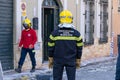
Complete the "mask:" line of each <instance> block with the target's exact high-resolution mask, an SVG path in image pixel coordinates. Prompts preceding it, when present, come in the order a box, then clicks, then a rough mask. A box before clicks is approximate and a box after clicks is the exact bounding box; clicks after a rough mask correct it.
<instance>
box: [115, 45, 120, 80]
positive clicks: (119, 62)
mask: <svg viewBox="0 0 120 80" xmlns="http://www.w3.org/2000/svg"><path fill="white" fill-rule="evenodd" d="M115 78H116V79H115V80H120V45H118V58H117V64H116V77H115Z"/></svg>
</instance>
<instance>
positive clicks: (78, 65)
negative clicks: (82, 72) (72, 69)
mask: <svg viewBox="0 0 120 80" xmlns="http://www.w3.org/2000/svg"><path fill="white" fill-rule="evenodd" d="M80 63H81V59H76V68H77V69H79V68H80Z"/></svg>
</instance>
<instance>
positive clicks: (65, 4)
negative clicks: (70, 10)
mask: <svg viewBox="0 0 120 80" xmlns="http://www.w3.org/2000/svg"><path fill="white" fill-rule="evenodd" d="M66 9H67V0H64V10H66Z"/></svg>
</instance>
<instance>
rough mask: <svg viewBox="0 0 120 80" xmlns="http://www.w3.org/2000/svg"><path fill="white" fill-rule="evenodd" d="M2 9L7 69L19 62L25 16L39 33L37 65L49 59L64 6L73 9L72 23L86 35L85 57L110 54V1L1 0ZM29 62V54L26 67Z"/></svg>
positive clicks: (24, 66)
mask: <svg viewBox="0 0 120 80" xmlns="http://www.w3.org/2000/svg"><path fill="white" fill-rule="evenodd" d="M4 8H6V10H8V11H7V12H6V11H5V10H3V9H4ZM0 9H1V10H2V12H0V15H1V14H2V15H3V16H1V18H0V26H1V27H0V31H1V32H0V37H1V39H0V41H2V43H0V49H1V50H0V54H1V55H0V60H1V62H2V66H3V69H4V70H10V69H13V68H15V67H17V65H18V64H17V63H18V61H19V57H20V51H18V43H19V40H20V36H21V30H22V29H23V28H22V25H21V23H22V20H23V19H24V18H25V17H26V16H27V17H28V18H29V19H30V20H31V21H32V25H33V28H34V29H35V30H36V32H37V36H38V41H37V43H36V45H35V51H36V61H37V68H40V67H41V66H42V64H43V63H44V61H47V53H48V50H47V41H48V37H49V35H50V33H51V32H52V31H53V30H54V29H56V28H57V25H58V24H59V13H60V11H62V10H64V9H68V10H70V11H71V12H72V14H73V24H74V25H75V26H76V27H75V28H76V29H77V30H79V31H80V32H81V35H82V37H83V41H84V49H83V56H82V60H88V59H91V58H97V57H103V56H109V55H110V50H111V47H110V43H111V29H112V28H111V0H11V1H9V0H5V1H3V0H0ZM1 21H2V22H1ZM5 22H6V23H5ZM2 24H3V25H2ZM8 25H9V26H8ZM3 46H5V47H3ZM5 53H6V54H5ZM8 56H9V57H8ZM30 64H31V62H30V58H29V56H27V57H26V59H25V63H24V65H23V69H30V68H31V66H30ZM7 65H8V66H7Z"/></svg>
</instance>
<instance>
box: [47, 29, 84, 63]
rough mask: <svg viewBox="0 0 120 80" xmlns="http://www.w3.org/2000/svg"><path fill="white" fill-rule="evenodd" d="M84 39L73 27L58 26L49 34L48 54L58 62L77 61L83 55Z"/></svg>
mask: <svg viewBox="0 0 120 80" xmlns="http://www.w3.org/2000/svg"><path fill="white" fill-rule="evenodd" d="M82 47H83V41H82V37H81V35H80V33H79V32H78V31H77V30H75V29H73V28H58V29H57V30H55V31H53V32H52V33H51V35H50V36H49V41H48V52H49V53H48V56H49V57H53V59H54V61H57V62H75V60H76V59H80V58H81V56H82Z"/></svg>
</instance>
